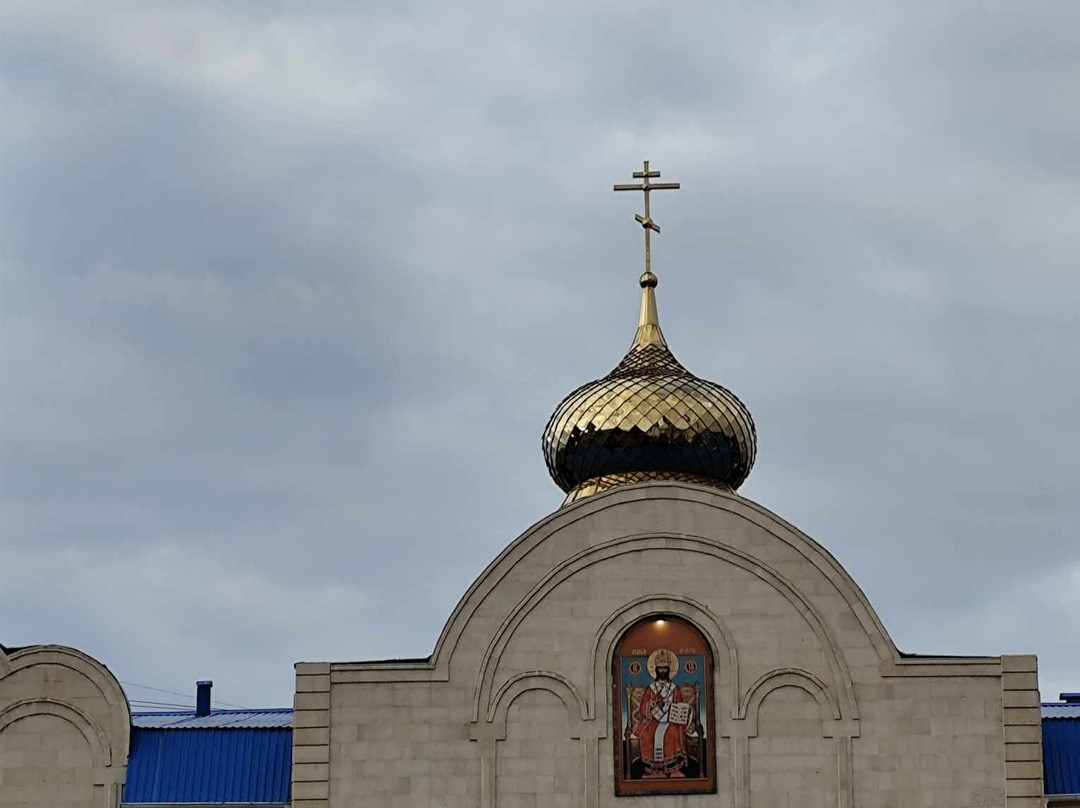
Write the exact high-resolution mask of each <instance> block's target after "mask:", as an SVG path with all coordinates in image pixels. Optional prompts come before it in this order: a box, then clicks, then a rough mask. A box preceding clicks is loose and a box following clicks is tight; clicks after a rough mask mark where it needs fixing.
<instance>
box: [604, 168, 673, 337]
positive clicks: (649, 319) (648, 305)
mask: <svg viewBox="0 0 1080 808" xmlns="http://www.w3.org/2000/svg"><path fill="white" fill-rule="evenodd" d="M659 176H660V172H659V171H650V170H649V161H648V160H645V161H644V165H643V168H642V170H641V171H635V172H634V179H639V180H641V182H639V183H628V184H616V185H615V190H616V191H642V192H643V193H644V194H645V215H644V216H642V215H640V214H634V219H635V220H636V221H637V223H638V224H640V225H641V228H642V230H644V231H645V274H643V275H642V276H641V278H640V279H639V281H638V282H639V283H640V284H641V315H640V316H639V317H638V329H637V333H635V334H634V342H633V343H632V344H631V345H630V350H631V351H633V350H637V349H640V348H644V347H646V346H648V345H657V346H662V347H664V348H666V347H667V342H666V341H665V340H664V332H663V331H661V330H660V318H659V316H658V315H657V313H656V293H655V292H654V291H653V290H654V289H656V284H657V283H658V281H657V279H656V276H655V275H654V274H653V271H652V234H653V233H659V232H660V225H658V224H657V223H656V222H654V221H653V218H652V209H651V208H650V206H649V193H650V192H652V191H677V190H679V183H677V182H652V180H653V179H654V178H656V177H659Z"/></svg>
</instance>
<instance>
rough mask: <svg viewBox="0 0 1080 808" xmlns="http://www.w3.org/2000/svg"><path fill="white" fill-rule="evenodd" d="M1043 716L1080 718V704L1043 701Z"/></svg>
mask: <svg viewBox="0 0 1080 808" xmlns="http://www.w3.org/2000/svg"><path fill="white" fill-rule="evenodd" d="M1042 717H1043V718H1080V704H1075V703H1074V704H1064V703H1062V702H1049V703H1047V702H1045V701H1044V702H1043V706H1042Z"/></svg>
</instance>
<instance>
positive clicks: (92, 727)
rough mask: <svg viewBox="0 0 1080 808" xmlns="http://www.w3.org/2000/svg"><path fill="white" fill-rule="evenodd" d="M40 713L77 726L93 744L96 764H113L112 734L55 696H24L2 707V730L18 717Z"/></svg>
mask: <svg viewBox="0 0 1080 808" xmlns="http://www.w3.org/2000/svg"><path fill="white" fill-rule="evenodd" d="M37 715H51V716H54V717H56V718H60V719H63V720H64V721H67V722H68V723H69V724H71V725H72V726H74V727H75V728H76V729H77V730H79V732H80V733H81V734H82V736H83V737H84V738H85V739H86V742H87V744H89V746H90V754H91V755H92V756H93V759H94V767H95V768H104V767H106V766H111V765H112V747H111V746H110V745H109V740H108V736H106V734H105V732H104V731H103V730H102V729H101V727H100V726H98V724H97V722H95V721H94V719H92V718H91V717H90V716H88V715H87V714H86V713H84V712H83V711H82V710H79V709H77V708H75V707H72V706H71V705H70V704H65V703H64V702H62V701H56V700H55V699H23V700H22V701H16V702H14V703H12V704H9V705H8V706H7V707H5V708H4V709H3V710H0V732H3V731H4V730H5V729H7V728H8V727H9V726H11V725H12V724H14V723H15V722H16V721H21V720H22V719H24V718H31V717H33V716H37Z"/></svg>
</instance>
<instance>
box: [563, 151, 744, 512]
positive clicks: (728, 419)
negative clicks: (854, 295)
mask: <svg viewBox="0 0 1080 808" xmlns="http://www.w3.org/2000/svg"><path fill="white" fill-rule="evenodd" d="M646 168H647V164H646ZM640 283H641V316H640V318H639V320H638V329H637V333H636V334H635V335H634V341H633V343H632V344H631V345H630V350H629V351H627V353H626V356H624V357H623V359H622V361H621V362H619V364H618V365H617V366H616V367H615V369H614V370H612V371H611V373H609V374H608V375H607V376H604V377H603V378H602V379H597V380H596V381H592V382H589V383H588V384H585V385H582V386H581V387H579V388H578V389H577V390H575V391H574V392H572V393H571V394H570V395H568V396H567V397H566V398H565V399H563V401H562V403H561V404H559V406H558V407H557V408H556V410H555V413H554V414H553V415H552V416H551V419H550V420H549V421H548V424H547V427H546V428H545V429H544V436H543V447H544V459H545V460H546V461H547V467H548V471H549V472H550V473H551V476H552V479H554V480H555V483H556V484H557V485H558V486H559V487H560V488H561V489H562V490H563V491H566V492H567V497H566V500H565V502H564V504H568V503H570V502H574V501H576V500H578V499H582V498H584V497H588V496H591V495H593V494H597V493H600V492H601V491H606V490H607V489H609V488H614V487H615V486H619V485H627V484H629V483H636V482H645V481H648V480H679V481H682V482H691V483H697V484H699V485H709V486H713V487H715V488H721V489H724V490H727V491H734V490H735V489H737V488H738V487H739V486H740V485H742V483H743V481H744V480H745V479H746V477H747V475H748V474H749V473H750V469H751V467H752V466H753V465H754V455H755V454H756V451H757V435H756V432H755V430H754V421H753V419H752V418H751V417H750V412H749V410H747V409H746V407H745V406H743V403H742V402H741V401H739V399H738V398H736V397H735V394H734V393H732V392H731V391H730V390H728V389H726V388H724V387H721V386H720V385H719V384H715V383H714V382H710V381H707V380H705V379H699V378H698V377H697V376H695V375H693V374H692V373H690V371H688V370H687V369H686V368H684V367H683V366H682V365H681V364H679V361H678V360H677V359H676V358H675V357H674V356H673V355H672V353H671V351H670V350H669V349H668V345H667V341H666V340H665V339H664V334H663V332H661V330H660V321H659V318H658V316H657V313H656V295H655V291H654V290H655V289H656V285H657V279H656V276H655V275H654V274H652V272H650V271H646V272H645V274H644V275H642V276H641V279H640Z"/></svg>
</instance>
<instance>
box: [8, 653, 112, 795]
mask: <svg viewBox="0 0 1080 808" xmlns="http://www.w3.org/2000/svg"><path fill="white" fill-rule="evenodd" d="M130 733H131V716H130V714H129V712H128V704H127V699H126V698H125V697H124V693H123V691H122V690H121V688H120V685H119V683H118V682H117V681H116V679H115V678H113V676H112V674H111V673H109V671H108V670H107V669H106V668H105V667H104V666H103V665H101V664H100V663H99V662H97V661H96V660H94V659H91V658H90V657H88V656H86V655H85V654H83V653H82V652H80V651H76V650H75V649H73V648H64V647H61V646H55V645H41V646H32V647H30V648H24V649H19V650H17V651H12V652H10V653H8V654H5V653H4V652H3V651H2V650H0V808H13V807H14V806H19V807H20V808H116V806H118V805H119V804H120V797H121V793H122V790H123V785H124V779H125V772H126V767H127V758H128V741H129V737H130Z"/></svg>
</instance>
